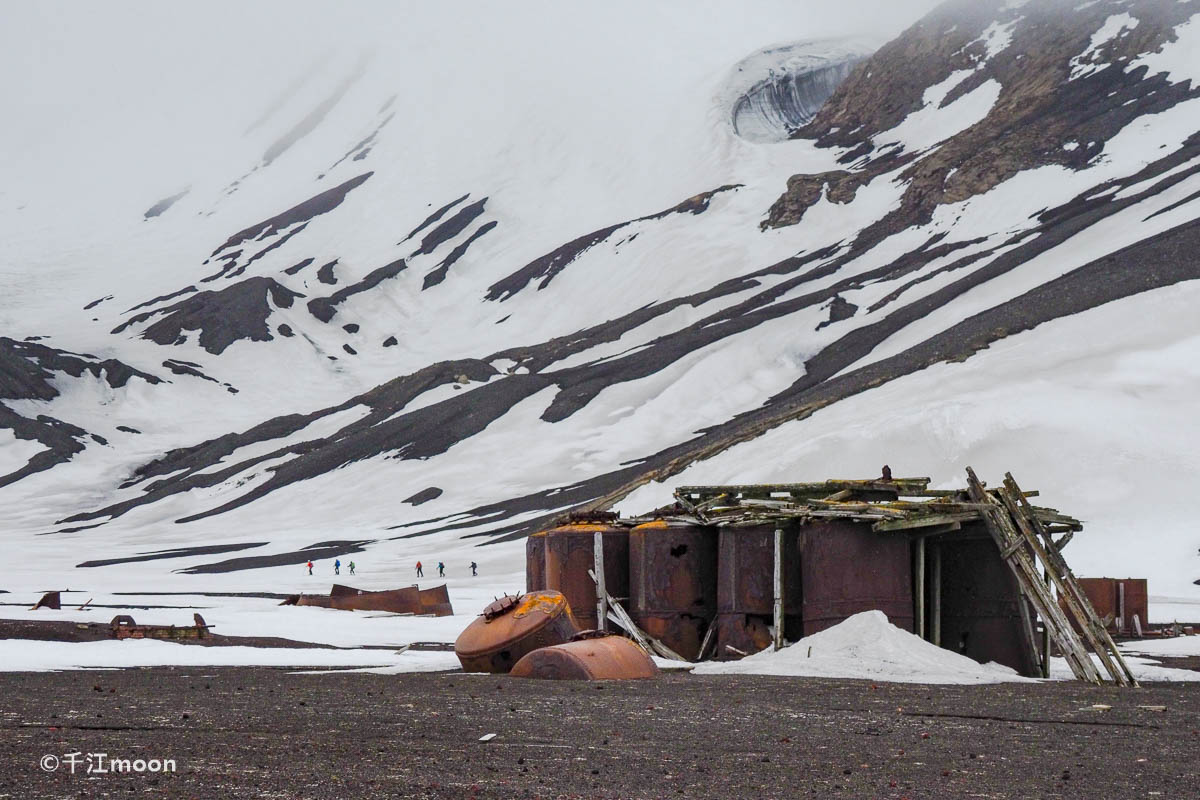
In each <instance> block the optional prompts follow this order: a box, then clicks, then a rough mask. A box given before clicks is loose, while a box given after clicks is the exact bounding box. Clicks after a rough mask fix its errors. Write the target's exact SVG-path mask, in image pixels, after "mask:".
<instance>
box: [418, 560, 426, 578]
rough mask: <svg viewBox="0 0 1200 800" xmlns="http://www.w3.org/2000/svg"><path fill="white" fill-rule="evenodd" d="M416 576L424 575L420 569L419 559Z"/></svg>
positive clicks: (422, 576)
mask: <svg viewBox="0 0 1200 800" xmlns="http://www.w3.org/2000/svg"><path fill="white" fill-rule="evenodd" d="M417 577H418V578H424V577H425V573H424V572H422V571H421V562H420V561H418V562H417Z"/></svg>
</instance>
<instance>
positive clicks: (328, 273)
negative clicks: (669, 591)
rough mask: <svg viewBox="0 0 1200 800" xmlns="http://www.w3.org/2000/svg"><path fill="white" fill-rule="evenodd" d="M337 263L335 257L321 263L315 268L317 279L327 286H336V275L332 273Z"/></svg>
mask: <svg viewBox="0 0 1200 800" xmlns="http://www.w3.org/2000/svg"><path fill="white" fill-rule="evenodd" d="M337 263H338V260H337V259H336V258H335V259H334V260H333V261H330V262H329V263H328V264H322V265H321V268H320V269H318V270H317V280H319V281H320V282H321V283H324V284H326V285H328V286H336V285H337V277H335V276H334V274H333V268H334V267H336V266H337Z"/></svg>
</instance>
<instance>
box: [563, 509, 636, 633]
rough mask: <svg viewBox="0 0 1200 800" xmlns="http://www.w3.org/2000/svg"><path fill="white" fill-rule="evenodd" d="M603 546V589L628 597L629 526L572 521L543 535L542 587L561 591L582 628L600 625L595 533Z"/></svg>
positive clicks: (619, 596) (620, 596)
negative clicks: (592, 572) (594, 576)
mask: <svg viewBox="0 0 1200 800" xmlns="http://www.w3.org/2000/svg"><path fill="white" fill-rule="evenodd" d="M597 533H599V534H600V535H601V537H603V538H602V541H603V548H604V588H605V590H606V591H607V592H608V593H609V594H610V595H612V596H613V597H616V598H618V599H620V598H625V597H628V596H629V529H628V528H623V527H620V526H614V525H609V524H604V523H590V522H572V523H569V524H566V525H560V526H559V527H557V528H554V529H553V530H551V531H549V532H547V534H546V578H545V580H546V588H547V589H550V590H553V591H557V592H562V593H563V594H564V595H565V596H566V598H567V603H568V604H569V605H570V606H571V614H572V616H574V617H575V621H576V622H577V623H578V624H579V627H580V628H582V629H583V630H595V629H597V628H599V627H600V620H599V619H598V618H597V616H596V582H595V581H593V580H592V576H590V575H588V570H590V569H592V568H593V566H594V565H595V553H596V548H595V536H596V534H597Z"/></svg>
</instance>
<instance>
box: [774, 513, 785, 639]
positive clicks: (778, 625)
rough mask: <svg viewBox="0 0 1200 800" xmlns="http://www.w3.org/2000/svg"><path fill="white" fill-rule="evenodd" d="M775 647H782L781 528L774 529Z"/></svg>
mask: <svg viewBox="0 0 1200 800" xmlns="http://www.w3.org/2000/svg"><path fill="white" fill-rule="evenodd" d="M774 586H775V642H774V644H775V649H776V650H779V649H780V648H782V647H783V642H784V639H783V621H784V616H783V529H782V528H776V529H775V576H774Z"/></svg>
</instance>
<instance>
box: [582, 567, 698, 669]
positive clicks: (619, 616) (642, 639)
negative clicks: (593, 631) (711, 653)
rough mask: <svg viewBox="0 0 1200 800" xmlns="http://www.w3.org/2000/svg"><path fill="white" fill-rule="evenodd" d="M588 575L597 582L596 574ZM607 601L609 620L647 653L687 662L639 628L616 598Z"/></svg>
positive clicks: (590, 572) (609, 598)
mask: <svg viewBox="0 0 1200 800" xmlns="http://www.w3.org/2000/svg"><path fill="white" fill-rule="evenodd" d="M588 575H590V576H591V577H592V580H593V581H596V573H594V572H593V571H592V570H590V569H589V570H588ZM607 599H608V607H609V609H610V610H611V614H610V616H609V618H610V619H612V620H613V622H615V623H617V624H618V625H620V626H621V627H622V628H624V629H625V630H626V631H627V632H628V633H629V635H630V636H632V637H633V638H634V641H636V642H637V643H638V644H640V645H641V646H642V648H643V649H644V650H645V651H646V652H648V653H649V652H655V653H658V654H659V655H660V656H662V657H663V658H669V659H672V660H674V661H687V659H686V658H684V657H683V656H681V655H679V653H676V652H675V651H674V650H672V649H671V648H669V647H667V646H666V645H665V644H663V643H662V642H660V641H659V640H658V639H655V638H654V637H653V636H651V635H650V634H648V633H646V632H645V631H643V630H642V629H641V628H639V627H638V626H637V623H635V622H634V621H633V618H632V617H630V616H629V614H628V613H626V611H625V608H624V606H622V605H621V604H620V603H618V602H617V600H616V598H614V597H613V596H612V595H611V594H610V595H607Z"/></svg>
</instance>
